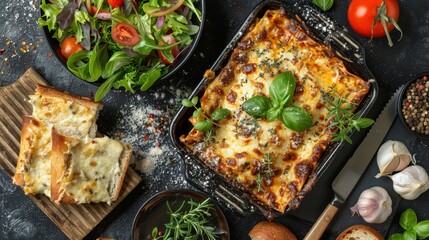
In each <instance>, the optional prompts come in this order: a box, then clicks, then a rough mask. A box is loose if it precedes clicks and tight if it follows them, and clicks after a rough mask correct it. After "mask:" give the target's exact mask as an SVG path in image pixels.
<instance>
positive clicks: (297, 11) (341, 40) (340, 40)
mask: <svg viewBox="0 0 429 240" xmlns="http://www.w3.org/2000/svg"><path fill="white" fill-rule="evenodd" d="M281 7H282V8H284V9H285V11H286V13H287V14H288V17H289V18H291V19H295V20H296V21H297V24H298V25H300V26H301V27H302V28H303V29H304V30H305V31H306V33H307V34H308V35H309V36H310V37H312V38H313V39H315V40H316V41H318V42H319V43H322V44H325V45H327V46H329V47H330V48H331V49H332V51H333V52H334V53H335V54H336V56H337V57H339V58H340V59H342V60H343V62H344V63H345V66H346V67H347V69H348V70H349V71H350V72H352V73H354V74H356V75H358V76H360V77H361V78H362V79H364V80H366V81H369V82H371V84H370V90H369V92H368V94H367V95H366V97H365V99H364V100H363V101H362V102H361V104H360V105H359V107H358V109H357V111H360V117H362V116H364V115H366V113H367V112H368V111H369V109H370V108H371V106H372V104H373V103H374V101H375V99H376V97H377V93H378V86H377V83H376V82H375V80H374V77H373V75H372V74H371V72H370V71H369V70H368V68H367V67H366V64H365V56H364V50H363V48H362V47H361V46H360V44H359V43H358V42H357V41H355V40H354V39H353V38H352V37H351V36H350V35H349V34H348V33H347V31H346V30H345V28H343V27H341V26H339V25H338V24H337V23H335V22H334V21H333V20H332V19H330V18H329V17H328V16H326V15H325V14H324V13H322V12H320V11H319V10H318V9H316V8H315V7H313V6H312V5H308V4H297V3H295V4H292V3H284V2H279V1H265V2H263V3H261V4H259V5H258V6H256V8H255V9H254V10H253V11H252V12H251V13H250V15H249V16H248V18H247V19H246V20H245V22H244V24H243V25H242V26H241V28H240V29H239V30H238V32H237V34H236V35H235V36H234V37H233V39H232V40H231V42H230V43H229V44H228V45H227V47H226V48H225V49H224V51H223V52H222V53H221V55H220V56H219V58H218V59H217V60H216V62H215V63H214V64H213V66H212V67H211V70H212V71H214V72H215V73H216V74H217V73H218V72H219V71H220V70H221V69H222V68H223V66H224V65H225V64H226V63H227V62H228V60H229V57H230V54H231V52H232V51H233V49H234V48H235V46H236V44H237V43H238V42H239V41H240V39H241V37H242V36H243V34H245V33H246V30H247V29H248V28H249V26H250V25H251V24H252V23H253V22H254V20H255V19H257V18H259V17H261V16H262V15H263V14H264V13H265V11H266V10H268V9H278V8H281ZM209 82H210V81H209V80H208V79H206V78H203V79H202V80H201V82H200V83H199V84H198V86H197V87H196V88H195V90H194V91H193V92H192V93H191V96H190V97H189V98H192V97H194V96H198V97H201V96H202V95H203V94H204V91H205V89H206V87H207V85H208V84H209ZM192 112H193V109H190V108H184V107H182V108H180V109H179V111H178V113H177V114H176V116H175V117H174V119H173V121H172V123H171V125H170V137H171V140H172V142H173V143H174V145H175V147H176V148H177V149H178V151H179V154H180V155H181V156H182V158H183V160H184V163H185V176H186V178H187V180H188V181H189V182H190V183H191V184H192V185H194V186H195V187H197V188H199V189H200V190H202V191H204V192H206V193H207V194H208V195H211V196H213V198H214V199H216V200H217V201H218V202H219V203H220V204H222V205H223V206H225V207H226V208H228V209H230V210H232V211H234V212H236V213H239V214H241V215H244V216H247V215H249V214H252V213H253V212H255V211H259V212H261V213H263V214H264V215H265V216H267V217H271V216H273V215H272V211H271V209H267V208H265V207H263V206H261V205H259V204H258V203H256V202H254V201H253V200H252V198H251V197H250V196H248V195H247V194H246V193H244V192H242V191H240V190H239V189H237V188H235V187H233V186H231V185H229V184H228V183H227V182H226V181H224V180H223V179H222V178H221V176H220V175H218V174H216V173H215V172H214V171H212V170H211V169H209V168H208V167H206V166H205V165H204V164H203V163H202V162H201V161H200V160H199V159H198V158H197V157H195V156H194V155H193V154H192V153H190V152H189V151H188V150H187V148H186V147H185V146H184V145H183V144H182V143H181V142H180V140H179V138H180V136H181V135H186V134H187V133H188V132H189V131H190V130H191V129H192V125H191V124H190V123H189V122H188V118H189V117H190V116H192ZM344 144H347V143H344V142H341V143H332V144H331V145H330V146H329V147H328V149H327V150H326V151H325V153H324V154H323V155H322V157H321V158H320V159H319V163H318V167H317V168H316V170H315V171H314V172H313V173H312V175H311V176H310V177H309V178H308V180H307V182H306V183H305V185H304V186H303V188H302V189H303V190H302V191H301V192H299V193H298V196H299V198H300V199H302V198H303V197H304V196H305V193H306V192H308V191H309V189H311V188H312V186H313V185H314V184H315V182H316V181H317V178H318V177H320V176H321V175H322V174H323V173H324V172H325V171H326V169H328V167H329V165H330V163H332V161H334V160H335V156H336V153H337V152H339V151H341V148H342V147H343V146H344ZM291 210H292V209H291V208H288V209H287V210H286V212H289V211H291Z"/></svg>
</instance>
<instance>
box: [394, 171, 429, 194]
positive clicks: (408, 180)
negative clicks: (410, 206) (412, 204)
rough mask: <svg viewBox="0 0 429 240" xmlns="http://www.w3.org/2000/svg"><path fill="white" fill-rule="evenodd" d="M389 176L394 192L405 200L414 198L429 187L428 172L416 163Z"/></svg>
mask: <svg viewBox="0 0 429 240" xmlns="http://www.w3.org/2000/svg"><path fill="white" fill-rule="evenodd" d="M390 178H391V179H392V181H393V189H394V190H395V192H397V193H398V194H399V195H401V197H403V198H404V199H407V200H414V199H416V198H417V197H418V196H420V194H422V193H424V192H426V191H427V190H428V189H429V177H428V173H427V172H426V170H425V169H424V168H423V167H421V166H418V165H412V166H409V167H407V168H405V169H404V170H402V171H401V172H399V173H397V174H395V175H393V176H391V177H390Z"/></svg>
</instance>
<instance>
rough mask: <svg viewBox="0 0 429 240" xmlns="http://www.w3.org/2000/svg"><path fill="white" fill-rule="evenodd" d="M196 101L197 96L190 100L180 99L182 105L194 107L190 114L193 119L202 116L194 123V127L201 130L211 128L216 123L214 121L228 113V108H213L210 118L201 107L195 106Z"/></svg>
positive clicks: (206, 130)
mask: <svg viewBox="0 0 429 240" xmlns="http://www.w3.org/2000/svg"><path fill="white" fill-rule="evenodd" d="M197 103H198V97H197V96H195V97H193V98H192V99H191V100H189V99H186V98H185V99H182V105H183V106H184V107H194V108H195V111H194V113H193V114H192V116H193V117H194V118H195V119H199V118H200V117H203V119H200V120H198V122H197V123H195V126H194V127H195V129H196V130H198V131H201V132H208V131H210V130H211V129H212V128H213V125H217V124H216V123H215V121H220V120H222V119H224V118H226V117H227V116H228V115H229V110H228V109H225V108H218V109H216V110H214V111H213V112H212V114H211V118H210V117H208V116H207V115H205V114H204V113H203V111H202V109H201V107H197Z"/></svg>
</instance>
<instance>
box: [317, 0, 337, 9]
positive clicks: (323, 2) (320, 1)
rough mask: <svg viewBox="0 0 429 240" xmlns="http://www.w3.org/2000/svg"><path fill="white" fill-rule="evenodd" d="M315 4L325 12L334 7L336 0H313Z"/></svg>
mask: <svg viewBox="0 0 429 240" xmlns="http://www.w3.org/2000/svg"><path fill="white" fill-rule="evenodd" d="M313 3H314V4H315V5H316V6H318V7H319V8H320V9H322V10H323V11H328V10H329V9H330V8H331V7H332V5H334V0H313Z"/></svg>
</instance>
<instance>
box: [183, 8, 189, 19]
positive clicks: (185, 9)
mask: <svg viewBox="0 0 429 240" xmlns="http://www.w3.org/2000/svg"><path fill="white" fill-rule="evenodd" d="M189 12H190V9H189V8H188V7H187V6H185V7H184V8H183V10H182V15H183V16H184V17H185V18H188V16H189Z"/></svg>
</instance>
